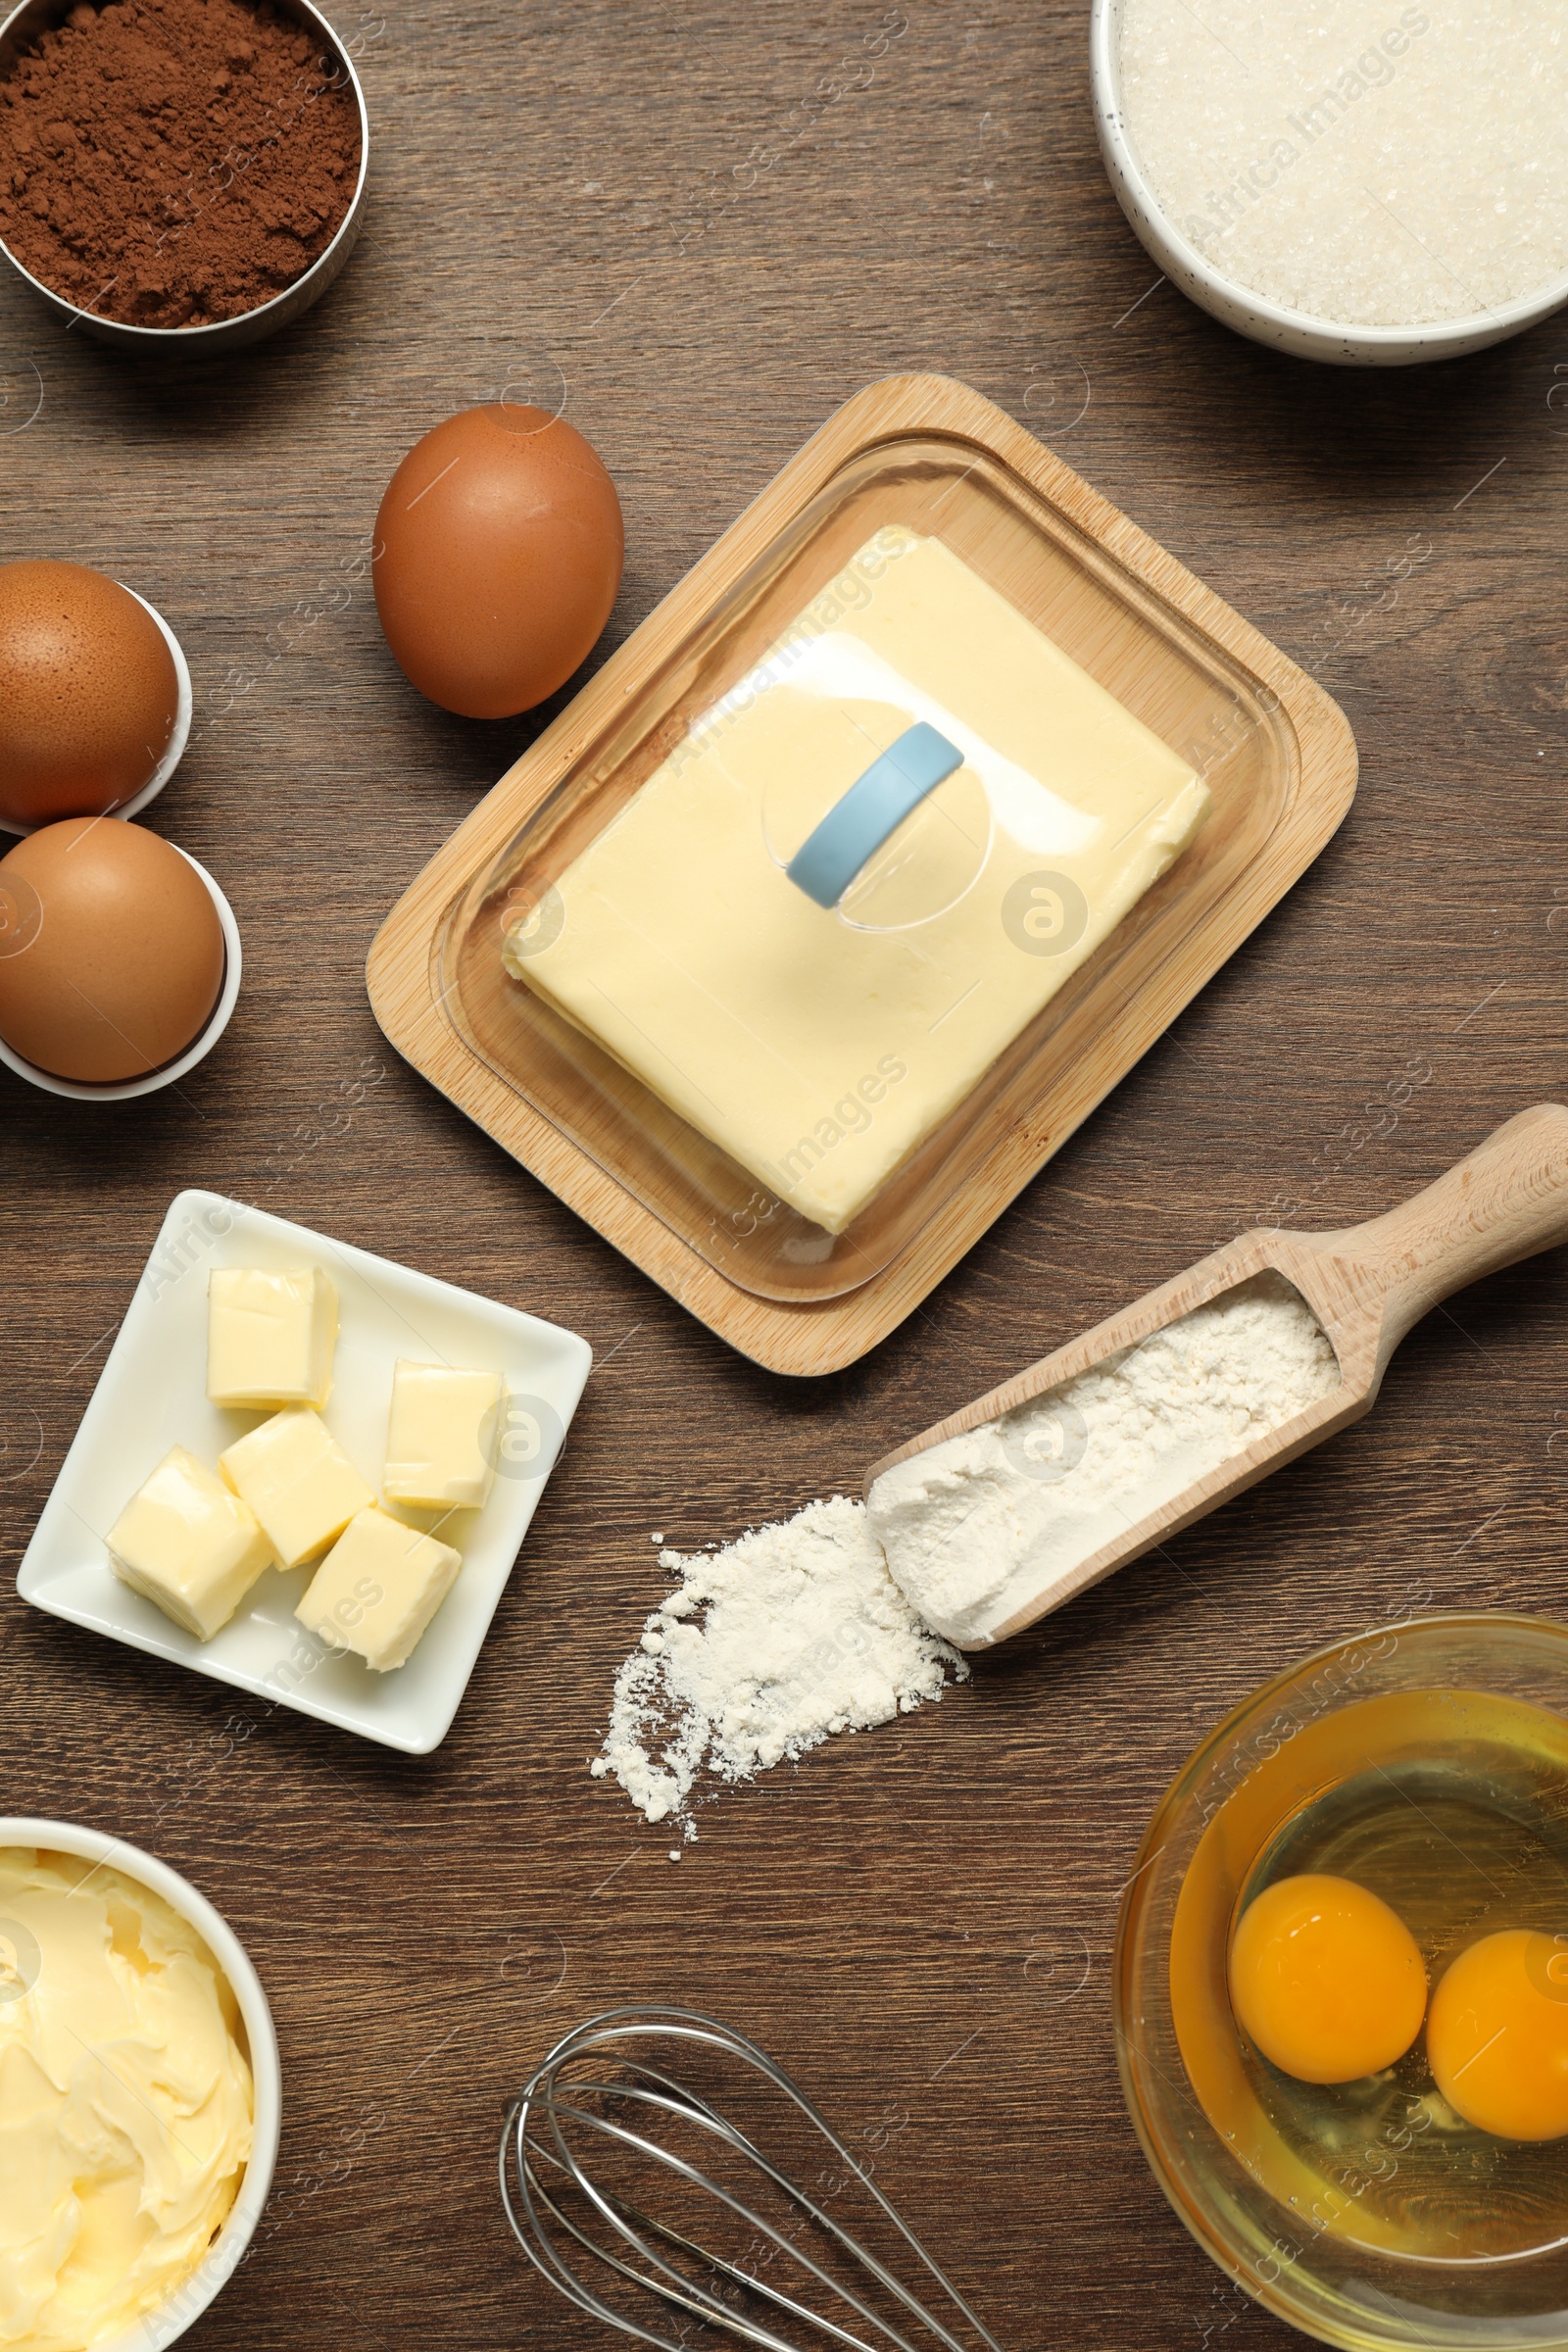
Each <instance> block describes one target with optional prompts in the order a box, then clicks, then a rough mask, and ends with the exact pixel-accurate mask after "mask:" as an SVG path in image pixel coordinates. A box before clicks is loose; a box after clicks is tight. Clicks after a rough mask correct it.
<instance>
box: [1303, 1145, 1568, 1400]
mask: <svg viewBox="0 0 1568 2352" xmlns="http://www.w3.org/2000/svg"><path fill="white" fill-rule="evenodd" d="M1347 1239H1348V1237H1347ZM1559 1242H1568V1109H1565V1108H1564V1106H1563V1104H1562V1103H1536V1104H1535V1105H1534V1106H1533V1107H1532V1108H1531V1109H1529V1110H1521V1111H1520V1112H1519V1113H1518V1114H1517V1116H1516V1117H1514V1118H1511V1119H1509V1120H1507V1121H1506V1122H1505V1123H1504V1124H1503V1125H1502V1126H1501V1127H1499V1128H1498V1129H1497V1130H1496V1132H1495V1134H1493V1135H1489V1136H1488V1138H1487V1140H1486V1142H1485V1143H1484V1144H1480V1145H1478V1146H1477V1148H1476V1150H1475V1151H1474V1152H1471V1153H1470V1154H1469V1156H1468V1157H1467V1158H1465V1159H1461V1160H1460V1161H1459V1162H1458V1163H1457V1165H1456V1166H1454V1167H1451V1168H1450V1169H1449V1170H1448V1172H1447V1174H1446V1176H1440V1177H1439V1178H1438V1180H1437V1182H1436V1183H1435V1184H1429V1185H1428V1186H1427V1188H1426V1190H1425V1192H1422V1193H1417V1194H1416V1195H1415V1198H1414V1199H1413V1200H1410V1201H1401V1202H1400V1204H1399V1206H1398V1207H1397V1208H1391V1209H1390V1210H1388V1212H1387V1213H1386V1214H1385V1215H1384V1216H1381V1217H1374V1218H1373V1219H1372V1220H1371V1222H1370V1223H1368V1224H1366V1225H1360V1226H1357V1227H1356V1229H1355V1238H1354V1248H1355V1254H1356V1256H1357V1257H1358V1258H1361V1259H1362V1260H1363V1261H1364V1260H1366V1259H1372V1260H1373V1261H1374V1262H1378V1261H1381V1268H1382V1272H1383V1277H1384V1284H1385V1288H1384V1302H1383V1330H1382V1346H1381V1350H1380V1353H1381V1355H1382V1357H1383V1360H1385V1361H1386V1360H1387V1357H1388V1355H1389V1353H1390V1352H1391V1351H1392V1350H1393V1349H1394V1348H1396V1347H1397V1345H1398V1343H1399V1342H1400V1340H1402V1339H1403V1337H1404V1335H1405V1333H1406V1332H1407V1331H1408V1330H1409V1329H1410V1326H1411V1325H1412V1324H1413V1323H1417V1322H1419V1321H1420V1319H1421V1317H1422V1316H1423V1315H1424V1314H1426V1313H1427V1312H1428V1311H1429V1310H1430V1309H1431V1308H1432V1307H1434V1306H1436V1305H1438V1304H1439V1302H1440V1301H1441V1300H1442V1299H1446V1298H1448V1297H1449V1296H1450V1295H1451V1294H1452V1293H1453V1292H1454V1291H1458V1290H1462V1289H1463V1288H1464V1286H1465V1284H1466V1283H1469V1282H1479V1281H1480V1280H1481V1277H1482V1276H1483V1275H1484V1274H1495V1273H1496V1272H1497V1270H1498V1268H1499V1267H1501V1266H1511V1265H1513V1264H1515V1263H1516V1262H1517V1260H1518V1259H1520V1258H1521V1257H1533V1256H1534V1255H1535V1253H1536V1251H1537V1250H1550V1249H1552V1248H1554V1247H1555V1245H1556V1244H1557V1243H1559Z"/></svg>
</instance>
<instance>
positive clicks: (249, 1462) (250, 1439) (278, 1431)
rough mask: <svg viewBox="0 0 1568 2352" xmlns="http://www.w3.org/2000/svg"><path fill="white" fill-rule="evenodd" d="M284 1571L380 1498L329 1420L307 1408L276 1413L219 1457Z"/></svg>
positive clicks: (321, 1546)
mask: <svg viewBox="0 0 1568 2352" xmlns="http://www.w3.org/2000/svg"><path fill="white" fill-rule="evenodd" d="M218 1467H219V1468H220V1470H221V1472H222V1473H223V1476H224V1478H225V1479H226V1480H227V1481H228V1484H229V1485H230V1486H231V1487H232V1488H233V1490H234V1492H235V1494H236V1495H238V1496H239V1497H240V1499H241V1501H243V1502H246V1503H248V1504H249V1505H250V1507H251V1509H252V1510H253V1511H254V1512H255V1514H256V1516H257V1518H258V1519H259V1520H260V1521H261V1523H262V1525H263V1527H264V1528H265V1529H266V1531H267V1534H268V1537H269V1539H270V1542H271V1544H272V1545H273V1547H274V1549H275V1550H276V1552H277V1556H278V1559H279V1560H280V1562H281V1563H282V1565H283V1566H284V1567H285V1568H298V1567H300V1566H302V1565H303V1563H304V1562H305V1561H306V1560H314V1559H318V1558H319V1556H320V1554H321V1553H322V1552H323V1551H324V1550H325V1549H326V1547H327V1545H328V1544H331V1543H334V1542H335V1541H336V1539H337V1538H338V1537H339V1536H340V1535H341V1534H342V1533H343V1530H344V1529H345V1528H346V1527H347V1525H348V1523H349V1521H350V1520H351V1519H352V1518H353V1516H354V1514H355V1512H356V1511H363V1510H364V1508H365V1506H366V1504H367V1503H370V1502H373V1501H374V1500H375V1490H374V1488H373V1487H369V1486H368V1485H367V1484H366V1482H365V1480H364V1479H363V1478H362V1477H361V1476H360V1474H359V1472H358V1471H357V1470H356V1469H355V1467H354V1464H353V1463H352V1462H351V1461H350V1460H349V1457H348V1455H347V1454H346V1453H345V1452H344V1451H343V1448H342V1446H339V1444H338V1442H337V1440H336V1438H334V1437H333V1435H332V1433H331V1431H330V1430H329V1429H328V1428H327V1426H326V1423H325V1422H324V1421H321V1420H319V1419H318V1417H317V1415H316V1414H315V1413H313V1412H312V1411H311V1409H310V1407H309V1405H303V1404H300V1405H291V1406H290V1407H289V1408H288V1410H287V1411H286V1412H281V1413H274V1414H273V1415H272V1418H271V1419H270V1421H264V1422H263V1423H262V1426H261V1428H260V1429H253V1430H251V1431H250V1433H249V1434H248V1435H247V1436H245V1437H243V1438H237V1439H236V1440H235V1442H234V1444H233V1445H232V1446H228V1447H227V1448H226V1449H225V1450H224V1451H223V1452H222V1453H221V1454H220V1455H219V1457H218Z"/></svg>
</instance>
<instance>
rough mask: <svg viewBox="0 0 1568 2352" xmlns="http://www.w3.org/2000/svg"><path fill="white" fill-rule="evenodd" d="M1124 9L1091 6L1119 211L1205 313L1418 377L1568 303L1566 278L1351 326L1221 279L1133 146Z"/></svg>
mask: <svg viewBox="0 0 1568 2352" xmlns="http://www.w3.org/2000/svg"><path fill="white" fill-rule="evenodd" d="M1121 18H1122V0H1093V8H1092V11H1091V15H1090V21H1089V74H1090V82H1091V85H1092V88H1093V91H1094V103H1095V126H1096V129H1097V130H1098V132H1099V134H1100V152H1101V155H1102V156H1103V159H1104V165H1105V171H1106V173H1107V175H1108V177H1109V180H1110V184H1111V188H1112V190H1113V192H1114V194H1115V197H1116V201H1117V203H1118V204H1119V205H1120V206H1121V209H1122V211H1123V212H1124V213H1125V214H1126V216H1127V219H1128V221H1129V223H1130V224H1131V226H1132V229H1133V232H1134V234H1135V235H1136V236H1137V237H1138V239H1139V241H1140V243H1141V244H1142V245H1143V247H1144V249H1145V251H1146V252H1147V253H1148V254H1149V256H1150V258H1151V260H1152V261H1153V262H1154V263H1155V264H1157V266H1158V267H1159V268H1160V269H1161V270H1163V271H1164V272H1165V275H1166V276H1167V277H1168V278H1169V279H1170V281H1171V283H1172V284H1173V285H1176V286H1179V287H1180V288H1181V290H1182V292H1183V293H1184V294H1186V295H1187V296H1188V297H1189V298H1190V299H1191V300H1192V301H1194V302H1196V303H1197V304H1198V306H1199V308H1200V310H1204V311H1207V312H1208V314H1209V316H1210V317H1211V318H1214V319H1219V320H1220V322H1221V324H1222V325H1224V326H1229V327H1233V328H1234V329H1235V331H1236V332H1237V333H1238V334H1239V335H1247V336H1249V337H1250V340H1251V341H1252V342H1254V343H1265V344H1267V345H1269V346H1270V348H1271V349H1273V350H1275V351H1285V352H1289V353H1291V354H1292V355H1293V357H1295V358H1297V359H1301V360H1320V361H1323V362H1326V363H1327V365H1328V366H1329V367H1331V368H1410V367H1414V366H1415V365H1416V364H1417V363H1419V362H1422V361H1427V360H1456V359H1459V358H1462V357H1463V355H1464V354H1465V353H1466V352H1471V351H1484V350H1485V349H1486V348H1487V346H1488V345H1489V344H1492V343H1501V342H1504V341H1506V339H1507V338H1508V337H1509V336H1510V335H1518V334H1522V333H1523V332H1524V330H1525V328H1526V327H1527V326H1534V325H1535V324H1536V322H1537V321H1538V319H1544V318H1547V317H1548V316H1549V315H1550V313H1551V312H1553V311H1557V310H1560V309H1561V308H1562V306H1563V304H1564V303H1565V302H1568V272H1564V273H1560V274H1559V275H1558V276H1556V277H1553V278H1549V279H1547V280H1546V282H1545V283H1544V285H1540V286H1537V287H1535V288H1533V289H1532V291H1531V292H1530V293H1528V294H1525V295H1521V296H1518V297H1517V298H1516V299H1515V300H1514V301H1512V302H1503V303H1498V304H1497V306H1496V307H1495V309H1494V310H1489V311H1477V312H1475V313H1473V314H1472V315H1471V316H1469V317H1468V318H1464V319H1439V320H1437V321H1435V322H1434V323H1433V324H1432V325H1430V326H1348V325H1345V324H1343V323H1337V322H1336V321H1335V320H1333V319H1316V318H1313V317H1311V316H1310V315H1309V314H1308V313H1307V312H1305V311H1290V310H1286V309H1285V308H1284V307H1283V306H1282V305H1281V304H1279V303H1276V302H1270V301H1269V300H1268V298H1267V296H1266V295H1263V294H1258V293H1254V292H1253V290H1252V289H1251V287H1250V286H1244V285H1241V284H1240V283H1239V282H1238V281H1237V280H1236V279H1235V278H1231V277H1227V276H1226V275H1225V273H1224V271H1223V270H1216V269H1215V267H1214V265H1213V264H1212V262H1210V261H1208V260H1207V259H1206V258H1205V256H1204V255H1203V254H1201V252H1200V251H1199V249H1198V247H1197V246H1196V245H1194V244H1192V243H1191V242H1190V241H1189V240H1188V238H1186V237H1184V236H1183V234H1182V232H1181V230H1180V229H1179V228H1178V227H1177V226H1176V224H1175V222H1174V221H1172V219H1171V217H1170V215H1169V214H1168V213H1167V212H1166V211H1165V210H1164V208H1163V206H1162V205H1161V204H1160V201H1159V199H1158V197H1157V196H1156V195H1155V194H1154V191H1153V188H1152V186H1151V184H1150V182H1149V179H1148V178H1147V176H1146V175H1145V172H1144V168H1143V165H1142V163H1141V162H1140V161H1139V158H1138V153H1137V150H1136V149H1135V148H1134V146H1133V144H1132V141H1131V140H1130V139H1129V137H1128V136H1127V125H1126V119H1125V116H1124V114H1123V110H1122V103H1121Z"/></svg>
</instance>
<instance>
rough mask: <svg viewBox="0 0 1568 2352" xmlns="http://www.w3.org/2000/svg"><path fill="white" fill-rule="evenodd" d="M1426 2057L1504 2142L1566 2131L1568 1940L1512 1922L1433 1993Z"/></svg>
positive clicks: (1452, 2099)
mask: <svg viewBox="0 0 1568 2352" xmlns="http://www.w3.org/2000/svg"><path fill="white" fill-rule="evenodd" d="M1427 2056H1428V2058H1429V2059H1430V2060H1431V2062H1432V2075H1433V2080H1434V2081H1435V2082H1436V2083H1437V2086H1438V2088H1439V2090H1440V2091H1442V2093H1443V2095H1444V2097H1445V2098H1446V2100H1447V2102H1448V2105H1449V2106H1450V2107H1451V2108H1453V2110H1454V2112H1455V2113H1456V2114H1458V2115H1462V2116H1463V2117H1464V2120H1465V2122H1466V2123H1467V2124H1474V2125H1475V2126H1476V2127H1477V2129H1478V2130H1480V2131H1491V2132H1495V2135H1496V2136H1497V2138H1499V2139H1558V2138H1561V2136H1562V2135H1563V2133H1564V2132H1568V1938H1564V1937H1562V1936H1544V1935H1542V1934H1541V1933H1540V1932H1539V1931H1538V1930H1536V1929H1533V1928H1505V1929H1504V1930H1503V1931H1502V1932H1501V1933H1500V1934H1499V1935H1496V1936H1482V1938H1481V1940H1480V1942H1479V1943H1473V1944H1471V1946H1470V1948H1469V1950H1468V1951H1466V1952H1461V1953H1460V1954H1459V1957H1458V1959H1457V1960H1455V1962H1454V1963H1453V1966H1452V1967H1451V1968H1450V1969H1449V1970H1448V1971H1447V1973H1446V1975H1445V1976H1444V1978H1443V1979H1442V1981H1441V1983H1440V1984H1439V1985H1438V1989H1437V1991H1436V1992H1435V1993H1434V1994H1433V1996H1432V2015H1431V2016H1430V2017H1429V2018H1428V2020H1427Z"/></svg>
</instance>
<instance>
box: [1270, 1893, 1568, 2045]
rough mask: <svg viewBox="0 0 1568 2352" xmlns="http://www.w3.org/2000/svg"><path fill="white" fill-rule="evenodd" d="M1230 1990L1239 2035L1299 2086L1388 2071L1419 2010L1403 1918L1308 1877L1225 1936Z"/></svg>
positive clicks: (1422, 1996) (1417, 2023) (1419, 1985)
mask: <svg viewBox="0 0 1568 2352" xmlns="http://www.w3.org/2000/svg"><path fill="white" fill-rule="evenodd" d="M1230 1987H1231V2007H1232V2008H1233V2009H1234V2011H1235V2013H1236V2017H1237V2020H1238V2022H1239V2024H1240V2025H1241V2027H1242V2029H1243V2031H1244V2032H1245V2033H1246V2034H1249V2035H1250V2038H1251V2039H1252V2040H1253V2041H1254V2042H1255V2043H1256V2044H1257V2047H1258V2048H1259V2049H1260V2050H1261V2051H1262V2053H1263V2055H1264V2057H1265V2058H1267V2059H1269V2060H1271V2061H1272V2063H1273V2064H1274V2065H1275V2066H1277V2067H1279V2068H1280V2070H1281V2072H1282V2073H1284V2074H1287V2075H1294V2076H1295V2078H1296V2080H1297V2081H1298V2082H1356V2081H1358V2080H1359V2078H1360V2077H1361V2076H1362V2075H1374V2074H1376V2073H1378V2071H1379V2070H1380V2068H1382V2067H1385V2066H1393V2064H1394V2063H1395V2061H1396V2059H1398V2058H1402V2057H1403V2055H1404V2053H1405V2051H1406V2050H1407V2049H1408V2048H1409V2047H1410V2044H1411V2043H1412V2042H1413V2041H1414V2039H1415V2037H1416V2035H1417V2034H1419V2033H1420V2031H1421V2019H1422V2016H1423V2014H1424V2013H1425V2010H1426V2005H1427V1972H1426V1969H1425V1967H1424V1966H1423V1964H1422V1960H1421V1954H1420V1952H1419V1951H1418V1950H1417V1949H1416V1944H1415V1938H1414V1937H1413V1936H1411V1934H1410V1931H1409V1929H1408V1928H1407V1927H1406V1926H1405V1924H1404V1922H1403V1920H1401V1919H1400V1918H1398V1917H1397V1914H1396V1913H1395V1912H1393V1911H1391V1910H1390V1909H1389V1906H1388V1904H1387V1903H1385V1902H1383V1901H1382V1900H1381V1899H1380V1898H1379V1897H1378V1896H1377V1895H1375V1894H1373V1893H1372V1892H1371V1890H1370V1888H1368V1887H1358V1886H1356V1885H1355V1883H1354V1881H1353V1880H1351V1879H1338V1878H1331V1877H1329V1876H1328V1875H1327V1874H1326V1873H1320V1872H1316V1871H1313V1872H1307V1873H1304V1874H1302V1875H1301V1876H1299V1877H1297V1878H1294V1879H1280V1880H1277V1881H1276V1883H1275V1884H1274V1885H1273V1886H1272V1887H1265V1888H1264V1890H1263V1892H1262V1893H1261V1894H1260V1895H1258V1897H1257V1898H1256V1900H1255V1901H1254V1902H1251V1903H1249V1905H1248V1907H1247V1909H1246V1910H1245V1911H1244V1912H1243V1914H1242V1916H1241V1919H1240V1921H1239V1922H1238V1924H1237V1928H1236V1933H1235V1935H1234V1936H1232V1938H1231V1956H1230ZM1564 2015H1565V2017H1568V2011H1565V2012H1564Z"/></svg>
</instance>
